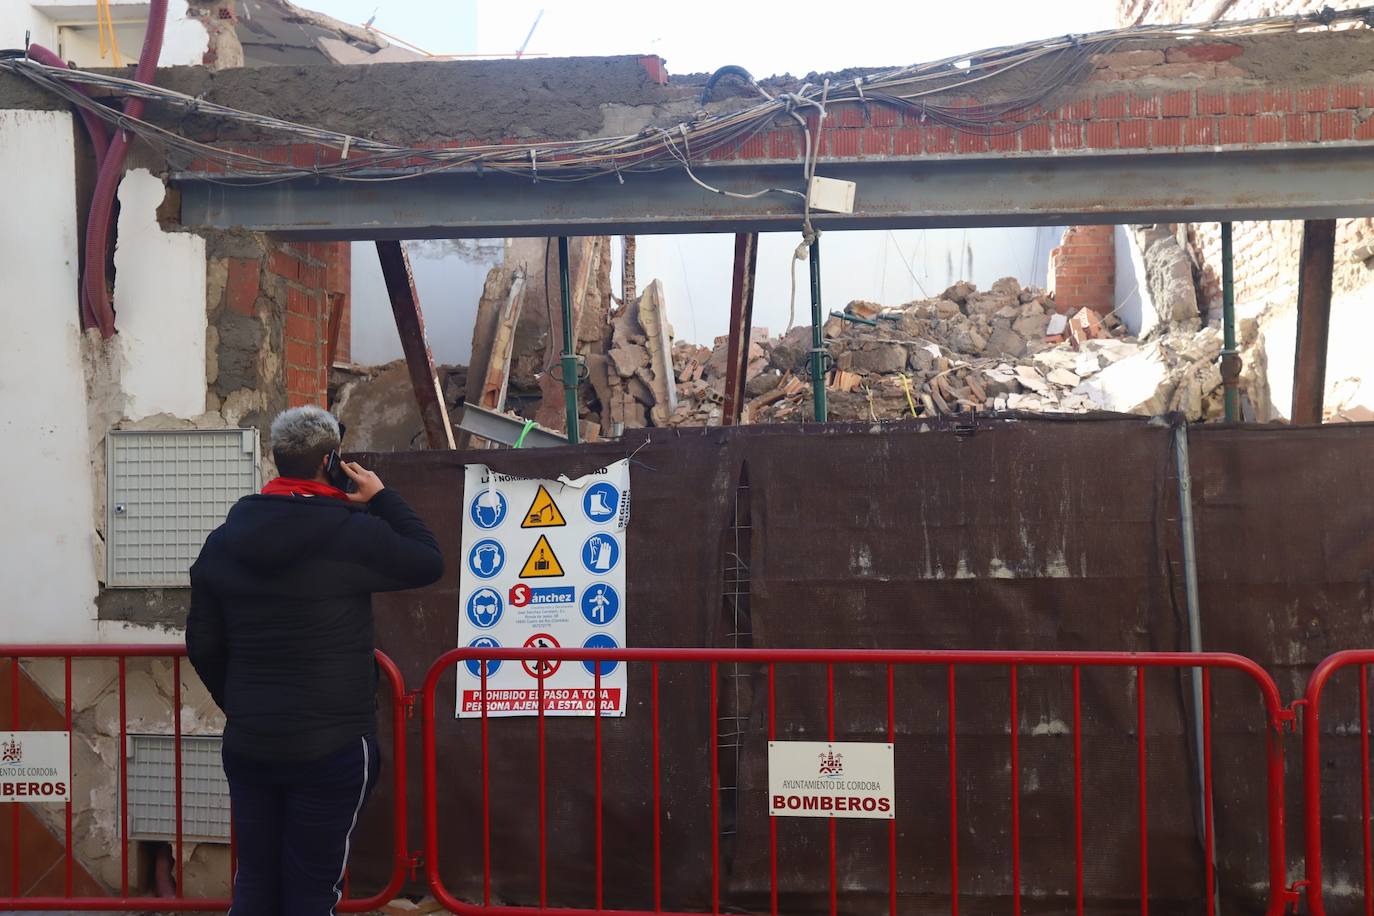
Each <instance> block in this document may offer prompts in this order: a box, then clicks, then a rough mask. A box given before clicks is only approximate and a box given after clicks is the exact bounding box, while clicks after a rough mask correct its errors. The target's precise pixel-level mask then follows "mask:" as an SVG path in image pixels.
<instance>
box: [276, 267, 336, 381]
mask: <svg viewBox="0 0 1374 916" xmlns="http://www.w3.org/2000/svg"><path fill="white" fill-rule="evenodd" d="M331 247H332V246H331V245H330V244H327V243H321V242H305V243H297V244H294V245H280V246H278V247H277V248H276V249H275V250H274V251H272V253H271V254H270V255H269V256H268V259H267V269H268V271H269V272H271V273H272V274H275V275H276V276H278V277H280V278H281V279H282V280H284V281H286V328H285V334H284V338H285V341H284V346H283V348H282V349H283V350H284V353H283V354H282V355H283V360H282V361H283V364H284V366H285V369H286V400H287V403H288V404H289V405H290V406H292V407H297V406H300V405H302V404H318V405H319V406H321V407H324V406H326V394H325V392H326V389H327V386H328V382H329V378H328V376H329V369H328V367H327V366H325V364H324V359H325V356H324V350H325V346H326V340H325V338H326V336H327V334H328V330H329V320H328V318H329V315H328V298H329V297H328V289H327V285H326V282H325V281H326V267H327V265H326V263H325V261H324V260H323V259H322V258H323V257H327V256H328V252H327V250H328V249H329V248H331Z"/></svg>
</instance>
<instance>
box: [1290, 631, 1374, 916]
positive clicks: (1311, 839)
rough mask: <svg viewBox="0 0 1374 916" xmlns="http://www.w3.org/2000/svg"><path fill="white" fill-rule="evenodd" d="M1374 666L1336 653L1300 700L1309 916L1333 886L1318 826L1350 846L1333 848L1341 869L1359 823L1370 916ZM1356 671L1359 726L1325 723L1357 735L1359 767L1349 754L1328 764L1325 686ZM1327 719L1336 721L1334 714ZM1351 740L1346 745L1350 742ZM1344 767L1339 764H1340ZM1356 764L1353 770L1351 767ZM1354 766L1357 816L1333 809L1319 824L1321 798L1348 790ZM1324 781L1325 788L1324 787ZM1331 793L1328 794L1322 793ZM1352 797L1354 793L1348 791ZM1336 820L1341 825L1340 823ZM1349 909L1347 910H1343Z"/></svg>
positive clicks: (1371, 655) (1355, 654) (1372, 654)
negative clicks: (1372, 685) (1372, 679)
mask: <svg viewBox="0 0 1374 916" xmlns="http://www.w3.org/2000/svg"><path fill="white" fill-rule="evenodd" d="M1372 664H1374V651H1372V650H1367V649H1358V650H1350V651H1346V652H1338V653H1336V654H1335V655H1332V656H1330V657H1328V658H1327V659H1326V660H1324V661H1323V662H1322V663H1321V664H1320V665H1318V666H1317V668H1316V670H1314V671H1313V672H1312V677H1311V679H1310V680H1309V681H1308V683H1307V694H1306V696H1305V697H1304V699H1303V700H1302V701H1301V702H1302V703H1303V796H1304V799H1303V800H1304V815H1305V817H1306V825H1305V826H1306V837H1305V840H1306V846H1307V861H1306V891H1307V909H1308V912H1309V913H1310V914H1312V916H1325V914H1326V911H1327V908H1326V901H1325V899H1324V890H1325V888H1324V884H1331V883H1333V882H1332V880H1331V875H1332V873H1334V872H1335V871H1336V870H1335V869H1332V868H1330V867H1329V866H1326V865H1325V864H1324V863H1323V860H1322V828H1323V827H1324V826H1326V827H1332V828H1335V827H1340V828H1342V830H1341V837H1342V839H1344V840H1345V841H1346V843H1347V844H1348V845H1337V847H1336V849H1337V851H1338V853H1340V854H1341V858H1342V862H1341V864H1342V865H1347V866H1348V865H1353V864H1354V862H1353V861H1352V860H1354V855H1353V852H1354V847H1355V844H1354V843H1353V842H1350V841H1351V840H1352V839H1353V838H1352V837H1351V836H1350V834H1351V828H1352V827H1353V826H1354V825H1355V824H1356V823H1358V825H1359V831H1360V840H1359V848H1360V851H1361V853H1362V855H1361V856H1360V857H1359V860H1358V861H1359V866H1358V867H1359V870H1360V872H1361V878H1362V879H1363V882H1362V890H1363V900H1362V904H1363V905H1362V908H1361V912H1363V913H1364V914H1365V916H1374V859H1371V836H1370V807H1369V802H1370V767H1369V730H1370V725H1369V666H1370V665H1372ZM1352 668H1353V669H1354V673H1355V674H1356V675H1358V677H1359V682H1358V696H1359V706H1358V710H1359V712H1358V716H1359V719H1358V722H1357V724H1356V725H1354V726H1351V725H1350V724H1349V723H1348V719H1347V718H1346V717H1342V718H1341V719H1340V720H1338V721H1337V722H1336V723H1335V724H1334V725H1333V723H1331V722H1330V721H1327V726H1326V727H1327V729H1328V733H1329V734H1336V735H1345V736H1346V737H1350V736H1352V733H1354V732H1356V731H1358V734H1359V758H1358V763H1357V764H1356V762H1355V761H1354V760H1350V759H1345V758H1346V757H1348V756H1350V755H1349V754H1348V753H1347V754H1346V755H1339V754H1337V755H1333V757H1332V758H1331V759H1330V760H1329V761H1323V759H1322V749H1321V740H1322V727H1323V718H1322V717H1323V715H1324V714H1325V713H1327V712H1330V706H1331V705H1333V704H1331V703H1330V702H1327V704H1326V707H1327V708H1325V709H1324V708H1323V700H1324V699H1325V698H1327V697H1328V696H1329V693H1328V691H1327V687H1328V685H1329V684H1330V682H1331V680H1332V679H1333V678H1334V677H1335V676H1336V675H1338V674H1339V673H1341V672H1342V671H1344V670H1346V669H1352ZM1330 718H1332V719H1334V718H1336V717H1335V715H1332V716H1331V717H1330ZM1348 743H1349V742H1347V744H1348ZM1342 763H1344V764H1346V765H1345V766H1342V765H1341V764H1342ZM1351 764H1354V765H1355V766H1351ZM1356 767H1358V772H1359V784H1360V792H1359V798H1360V814H1359V818H1358V819H1357V818H1355V817H1354V816H1353V813H1352V812H1351V811H1350V810H1349V807H1343V806H1340V805H1337V806H1336V816H1335V817H1334V818H1333V819H1332V821H1331V822H1329V823H1325V824H1324V823H1323V821H1322V797H1323V795H1331V794H1339V793H1340V790H1341V789H1343V788H1344V789H1346V790H1347V791H1348V789H1349V781H1353V780H1351V775H1352V774H1351V770H1352V769H1355V768H1356ZM1324 783H1326V785H1324ZM1328 789H1329V790H1332V791H1330V792H1328V791H1324V790H1328ZM1350 794H1353V793H1350ZM1338 822H1339V823H1338ZM1340 884H1341V885H1343V886H1349V884H1350V882H1348V881H1345V880H1342V881H1341V882H1340ZM1347 911H1350V910H1347Z"/></svg>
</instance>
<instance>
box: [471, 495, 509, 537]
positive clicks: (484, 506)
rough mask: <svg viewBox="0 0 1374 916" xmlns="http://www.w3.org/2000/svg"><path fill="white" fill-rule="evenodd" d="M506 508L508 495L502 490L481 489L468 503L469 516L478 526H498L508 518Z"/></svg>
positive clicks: (488, 527) (486, 527)
mask: <svg viewBox="0 0 1374 916" xmlns="http://www.w3.org/2000/svg"><path fill="white" fill-rule="evenodd" d="M506 508H507V506H506V497H505V494H503V493H502V492H501V491H500V490H489V489H488V490H481V491H480V492H478V494H477V495H476V496H474V497H473V498H472V502H471V503H469V504H468V517H469V518H471V519H472V523H473V524H474V525H476V526H477V527H478V528H484V529H491V528H496V527H499V526H500V524H501V523H502V522H504V521H505V520H506Z"/></svg>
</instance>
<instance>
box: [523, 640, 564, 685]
mask: <svg viewBox="0 0 1374 916" xmlns="http://www.w3.org/2000/svg"><path fill="white" fill-rule="evenodd" d="M558 647H559V646H558V640H556V639H554V638H553V637H552V636H550V635H549V634H548V633H535V634H534V635H533V636H531V637H530V638H529V639H527V640H525V648H526V649H557V648H558ZM520 664H521V665H524V667H525V673H526V674H528V675H529V676H530V677H532V678H534V679H535V680H537V681H542V680H544V679H545V678H550V677H553V675H554V672H556V671H557V670H558V666H559V664H561V663H560V662H556V661H553V662H551V661H545V660H539V661H531V660H529V659H526V660H525V661H522V662H521V663H520Z"/></svg>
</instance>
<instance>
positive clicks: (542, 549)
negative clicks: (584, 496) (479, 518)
mask: <svg viewBox="0 0 1374 916" xmlns="http://www.w3.org/2000/svg"><path fill="white" fill-rule="evenodd" d="M541 489H542V488H541ZM561 575H563V564H562V563H559V562H558V557H556V556H554V553H553V547H552V546H550V544H549V539H548V538H547V537H545V536H544V535H542V534H541V535H539V541H538V543H536V544H535V545H534V549H533V550H531V551H530V558H529V559H528V560H526V561H525V565H524V567H523V568H522V569H521V570H520V578H522V579H546V578H549V577H550V576H561Z"/></svg>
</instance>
